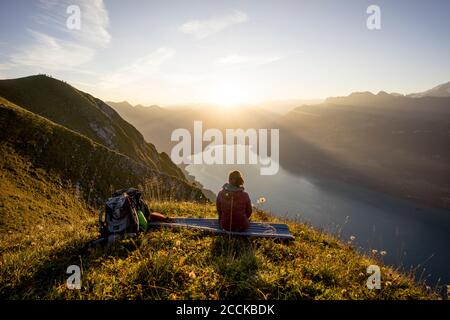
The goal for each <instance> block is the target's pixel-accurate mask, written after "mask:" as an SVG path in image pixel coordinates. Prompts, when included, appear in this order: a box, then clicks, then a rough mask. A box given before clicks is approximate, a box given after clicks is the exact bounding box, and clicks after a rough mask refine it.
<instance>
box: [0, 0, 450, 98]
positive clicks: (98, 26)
mask: <svg viewBox="0 0 450 320" xmlns="http://www.w3.org/2000/svg"><path fill="white" fill-rule="evenodd" d="M73 4H75V5H78V6H79V7H80V9H81V16H80V18H81V29H80V30H69V29H68V28H67V27H66V20H67V18H68V16H69V14H67V13H66V9H67V7H68V6H69V5H73ZM372 4H375V5H378V6H379V7H380V9H381V29H380V30H369V29H368V28H367V27H366V20H367V18H368V16H369V15H368V14H367V12H366V9H367V7H368V6H369V5H372ZM0 30H1V33H0V78H13V77H21V76H26V75H30V74H35V73H47V74H51V75H53V76H54V77H56V78H59V79H63V80H65V81H67V82H69V83H71V84H73V85H74V86H76V87H78V88H80V89H82V90H85V91H88V92H90V93H92V94H94V95H96V96H98V97H100V98H102V99H104V100H116V101H117V100H128V101H130V102H132V103H142V104H147V105H148V104H161V105H171V104H189V103H218V104H220V103H223V104H238V103H258V102H262V101H267V100H284V99H297V98H303V99H312V98H326V97H328V96H336V95H347V94H349V93H350V92H352V91H373V92H378V91H380V90H386V91H388V92H393V91H395V92H400V93H410V92H416V91H422V90H426V89H429V88H431V87H433V86H435V85H437V84H440V83H443V82H447V81H449V80H450V59H449V57H450V41H449V39H450V1H445V0H442V1H438V0H434V1H406V0H405V1H401V0H396V1H393V0H391V1H379V0H372V1H365V0H348V1H334V0H329V1H325V0H311V1H301V0H292V1H261V0H258V1H256V0H254V1H181V0H179V1H144V0H139V1H138V0H135V1H133V0H131V1H120V0H104V1H100V0H95V1H92V0H82V1H81V0H79V1H75V0H62V1H56V0H40V1H28V0H16V1H12V0H11V1H1V3H0Z"/></svg>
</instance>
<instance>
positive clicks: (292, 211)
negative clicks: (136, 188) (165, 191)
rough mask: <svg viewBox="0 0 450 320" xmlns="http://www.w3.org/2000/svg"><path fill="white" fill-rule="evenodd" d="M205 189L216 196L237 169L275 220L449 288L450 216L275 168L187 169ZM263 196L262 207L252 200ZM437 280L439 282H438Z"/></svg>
mask: <svg viewBox="0 0 450 320" xmlns="http://www.w3.org/2000/svg"><path fill="white" fill-rule="evenodd" d="M186 170H187V171H188V172H189V173H190V174H191V175H193V176H195V178H196V180H197V181H199V182H200V183H202V184H203V185H204V186H205V188H207V189H210V190H212V191H214V192H216V193H217V192H218V191H219V190H220V189H221V187H222V185H223V184H224V183H225V182H226V180H227V177H228V173H229V172H230V171H232V170H240V171H241V172H242V173H243V175H244V180H245V189H246V191H247V192H248V193H249V194H250V198H251V200H252V202H253V204H254V205H256V206H259V207H260V208H261V209H264V210H266V211H269V212H271V213H272V214H273V215H275V216H278V217H284V218H289V219H291V220H297V221H299V222H305V223H308V224H310V225H312V226H313V227H315V228H318V229H321V230H324V231H326V232H330V233H333V234H334V235H337V236H339V237H340V238H341V239H342V240H344V241H345V242H347V241H348V240H349V238H350V236H354V237H356V239H355V240H354V241H353V244H354V245H355V246H356V247H357V248H358V249H359V250H360V251H363V252H370V251H371V250H372V249H376V250H378V252H380V251H386V253H387V254H386V255H385V256H384V257H382V259H383V261H384V262H385V263H386V264H389V265H393V266H397V267H399V268H401V269H402V270H403V271H410V270H412V268H413V270H414V272H415V275H416V278H417V279H419V280H426V281H427V283H428V284H429V285H431V286H434V285H436V284H437V283H438V281H439V284H450V272H449V266H450V250H449V248H448V247H449V245H450V212H449V211H448V210H444V209H439V208H432V207H428V206H425V205H418V204H416V203H413V202H411V201H408V200H404V199H399V198H395V197H391V196H389V195H387V194H383V193H380V192H376V191H372V190H368V189H366V188H363V187H359V186H355V185H350V184H347V183H342V182H338V181H330V180H324V179H320V178H318V177H303V176H296V175H293V174H292V173H289V172H287V171H286V170H284V169H283V168H282V167H281V166H280V170H279V171H278V173H277V174H276V175H273V176H262V175H260V170H259V166H258V165H204V164H203V165H188V166H187V167H186ZM260 197H264V198H266V202H265V203H264V204H263V205H258V204H257V199H258V198H260ZM439 279H440V280H439Z"/></svg>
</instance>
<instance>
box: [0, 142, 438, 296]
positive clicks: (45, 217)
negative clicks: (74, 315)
mask: <svg viewBox="0 0 450 320" xmlns="http://www.w3.org/2000/svg"><path fill="white" fill-rule="evenodd" d="M3 154H4V155H5V153H3ZM1 159H2V163H1V168H2V170H1V176H0V188H1V189H2V193H1V194H0V248H1V249H0V250H1V251H0V298H3V299H429V298H436V296H435V295H433V294H430V293H427V292H425V290H424V289H423V287H422V286H420V285H418V284H417V283H415V282H414V281H413V280H412V279H411V278H409V277H407V276H406V275H403V274H401V273H398V272H396V271H394V270H392V269H391V268H389V267H386V266H383V265H382V262H381V261H376V260H374V259H372V258H369V257H365V256H362V255H361V254H359V253H358V252H356V251H355V250H354V249H353V248H352V247H351V246H349V245H347V244H343V243H341V242H340V241H338V240H336V239H335V238H333V237H331V236H329V235H327V234H324V233H321V232H319V231H316V230H314V229H312V228H311V227H309V226H307V225H304V224H299V223H293V222H289V227H290V229H291V231H292V233H293V234H294V235H295V238H296V239H295V241H292V242H289V243H280V242H276V241H274V240H270V239H254V240H249V239H245V238H244V239H243V238H233V237H228V236H212V235H210V234H207V233H203V232H199V231H192V230H187V229H186V230H173V231H171V230H165V229H161V230H152V231H150V232H148V233H146V234H142V235H140V236H139V237H138V238H136V239H127V240H122V241H119V242H117V243H116V244H114V245H113V246H111V247H110V248H97V249H94V250H89V249H87V248H86V244H87V243H88V242H89V241H90V240H93V239H96V238H97V237H98V232H97V229H96V212H95V211H96V210H94V209H92V208H90V207H88V206H87V205H86V204H85V203H84V201H83V200H82V199H79V198H77V197H76V192H75V190H72V189H70V188H63V187H62V185H61V181H60V179H59V178H58V176H57V175H52V174H50V173H47V172H45V171H43V170H41V169H36V168H34V167H33V165H32V164H31V163H29V162H27V161H26V160H25V159H23V158H21V157H20V156H18V155H17V154H14V152H11V150H10V152H8V156H4V157H2V158H1ZM5 159H6V160H5ZM149 204H150V206H151V207H152V208H153V209H154V210H157V211H160V212H162V213H164V214H167V215H169V216H172V217H174V216H184V217H214V216H215V208H214V206H213V205H212V204H208V203H205V204H199V203H192V202H176V201H152V200H150V201H149ZM253 219H254V220H259V221H278V220H277V219H275V218H274V217H271V216H269V215H267V214H265V213H263V212H256V213H255V216H254V218H253ZM72 264H75V265H79V266H80V267H81V269H82V289H81V290H69V289H67V287H66V279H67V277H68V275H67V274H66V273H65V272H66V269H67V267H68V266H69V265H72ZM370 264H378V265H380V266H381V268H382V289H381V290H369V289H367V288H366V285H365V283H366V279H367V277H368V275H367V274H366V268H367V266H368V265H370Z"/></svg>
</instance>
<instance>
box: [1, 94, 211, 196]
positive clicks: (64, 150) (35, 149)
mask: <svg viewBox="0 0 450 320" xmlns="http://www.w3.org/2000/svg"><path fill="white" fill-rule="evenodd" d="M0 127H1V128H2V130H1V131H0V141H1V144H2V145H3V146H4V147H7V148H9V149H11V150H12V151H14V152H17V153H18V154H19V155H21V156H23V157H25V158H27V159H28V161H30V162H31V163H33V165H34V166H35V167H37V168H42V169H45V170H50V171H51V172H53V173H55V174H56V175H58V176H59V177H61V178H62V179H63V182H64V183H65V184H66V185H68V186H71V187H75V186H78V188H79V191H80V192H81V196H82V197H83V199H85V200H86V201H87V202H88V203H100V202H101V201H103V200H104V199H105V198H106V197H108V196H109V194H110V193H111V191H112V190H115V189H119V188H125V187H129V186H139V187H140V188H141V189H142V190H144V191H145V192H146V193H148V194H155V196H157V197H159V198H161V199H166V198H170V197H172V198H176V199H185V200H202V197H203V194H202V192H201V190H200V189H198V188H197V187H195V186H192V185H191V184H190V183H189V182H187V181H186V180H185V179H181V178H178V177H174V176H171V175H168V174H166V173H161V172H159V171H157V170H156V169H154V168H152V167H148V166H146V165H145V164H143V163H142V162H138V161H135V160H133V159H131V158H129V157H127V156H126V155H124V154H120V153H118V152H116V151H113V150H111V149H108V148H107V147H105V146H103V145H101V144H99V143H96V142H94V141H93V140H91V139H89V138H87V137H85V136H83V135H81V134H79V133H77V132H74V131H72V130H69V129H67V128H65V127H63V126H60V125H57V124H55V123H53V122H51V121H49V120H47V119H45V118H43V117H41V116H38V115H36V114H34V113H31V112H29V111H26V110H24V109H23V108H21V107H19V106H16V105H14V104H12V103H11V102H9V101H7V100H5V99H2V98H1V97H0ZM5 155H6V153H5ZM25 186H26V185H24V187H25Z"/></svg>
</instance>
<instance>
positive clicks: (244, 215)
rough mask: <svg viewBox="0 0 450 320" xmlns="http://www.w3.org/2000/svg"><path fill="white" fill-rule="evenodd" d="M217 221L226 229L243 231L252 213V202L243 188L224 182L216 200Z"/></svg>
mask: <svg viewBox="0 0 450 320" xmlns="http://www.w3.org/2000/svg"><path fill="white" fill-rule="evenodd" d="M216 208H217V213H218V214H219V223H220V226H221V227H222V228H224V229H225V230H228V231H245V230H246V229H248V227H249V224H250V222H249V218H250V216H251V215H252V203H251V201H250V197H249V196H248V193H247V192H244V188H239V187H235V186H233V185H230V184H228V183H227V184H225V185H224V186H223V189H222V190H221V191H220V192H219V194H218V195H217V200H216Z"/></svg>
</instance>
